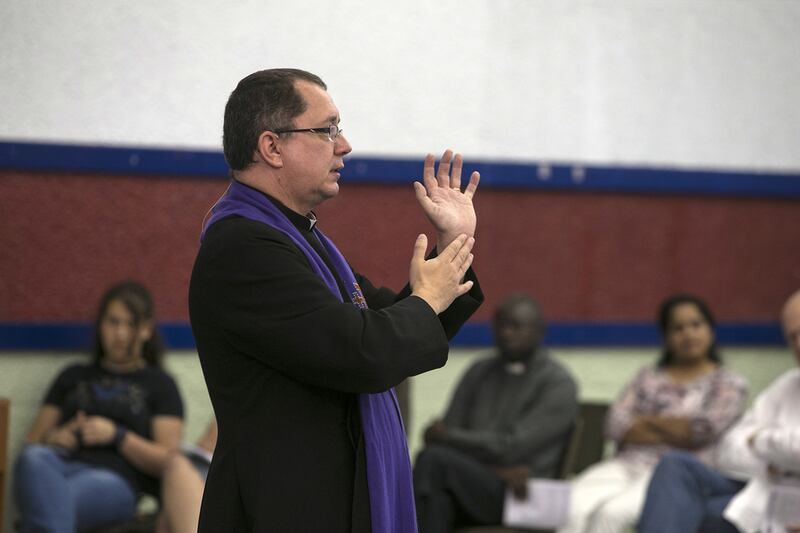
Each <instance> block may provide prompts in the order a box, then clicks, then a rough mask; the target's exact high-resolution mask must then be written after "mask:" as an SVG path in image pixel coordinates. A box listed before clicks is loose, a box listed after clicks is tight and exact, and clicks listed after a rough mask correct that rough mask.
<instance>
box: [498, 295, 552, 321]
mask: <svg viewBox="0 0 800 533" xmlns="http://www.w3.org/2000/svg"><path fill="white" fill-rule="evenodd" d="M517 307H527V308H529V309H530V311H531V314H532V315H533V316H534V317H535V318H534V320H536V322H537V323H538V325H539V326H540V327H544V316H543V315H542V307H541V306H540V305H539V302H537V301H536V300H535V299H534V298H533V297H531V296H528V295H527V294H524V293H521V292H518V293H514V294H512V295H510V296H509V297H507V298H506V299H505V300H503V301H502V302H501V303H500V305H498V306H497V308H496V309H495V311H494V317H493V319H494V320H495V321H496V320H497V319H498V318H499V317H500V316H501V315H504V314H507V313H509V312H511V310H512V309H516V308H517Z"/></svg>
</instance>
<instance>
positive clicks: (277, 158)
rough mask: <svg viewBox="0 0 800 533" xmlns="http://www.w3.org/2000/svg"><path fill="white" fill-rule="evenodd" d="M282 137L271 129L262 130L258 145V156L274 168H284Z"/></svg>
mask: <svg viewBox="0 0 800 533" xmlns="http://www.w3.org/2000/svg"><path fill="white" fill-rule="evenodd" d="M279 143H280V137H279V136H278V134H277V133H273V132H271V131H264V132H261V135H259V136H258V144H257V145H256V152H257V154H256V155H257V157H258V158H260V159H261V160H262V161H264V163H266V164H267V165H269V166H271V167H273V168H283V159H282V158H281V147H280V144H279Z"/></svg>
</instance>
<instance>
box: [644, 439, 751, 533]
mask: <svg viewBox="0 0 800 533" xmlns="http://www.w3.org/2000/svg"><path fill="white" fill-rule="evenodd" d="M742 487H744V483H743V482H741V481H736V480H733V479H728V478H726V477H725V476H723V475H722V474H720V473H719V472H717V471H716V470H713V469H712V468H709V467H708V466H706V465H705V464H703V463H701V462H700V461H699V460H698V459H697V458H696V457H694V456H693V455H691V454H689V453H686V452H680V451H674V452H669V453H666V454H664V456H663V457H662V458H661V461H660V462H659V463H658V466H657V467H656V470H655V472H654V473H653V477H652V478H651V479H650V487H649V488H648V489H647V499H646V501H645V504H644V509H643V510H642V514H641V517H640V519H639V526H638V527H637V529H636V531H638V532H639V533H695V532H703V533H736V532H737V531H738V530H737V529H736V528H735V527H734V526H733V524H731V523H730V522H728V521H727V520H725V518H723V516H722V512H723V511H724V510H725V507H726V506H727V505H728V502H730V501H731V499H733V497H734V496H735V495H736V493H737V492H739V491H740V490H741V489H742Z"/></svg>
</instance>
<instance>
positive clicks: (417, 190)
mask: <svg viewBox="0 0 800 533" xmlns="http://www.w3.org/2000/svg"><path fill="white" fill-rule="evenodd" d="M414 195H415V196H416V197H417V201H418V202H419V204H420V205H421V206H423V207H425V205H426V204H431V203H433V202H432V201H431V199H430V198H429V197H428V191H427V190H426V189H425V186H424V185H423V184H421V183H420V182H418V181H415V182H414Z"/></svg>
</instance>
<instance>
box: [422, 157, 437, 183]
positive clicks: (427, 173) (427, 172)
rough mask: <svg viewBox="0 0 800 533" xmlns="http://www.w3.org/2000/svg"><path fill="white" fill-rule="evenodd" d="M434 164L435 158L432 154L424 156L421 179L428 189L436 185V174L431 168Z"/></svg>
mask: <svg viewBox="0 0 800 533" xmlns="http://www.w3.org/2000/svg"><path fill="white" fill-rule="evenodd" d="M435 164H436V159H434V157H433V154H428V155H426V156H425V162H424V163H423V164H422V181H424V182H425V188H426V189H428V190H429V191H431V190H433V189H434V188H435V187H436V175H435V174H434V170H433V169H434V165H435Z"/></svg>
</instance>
